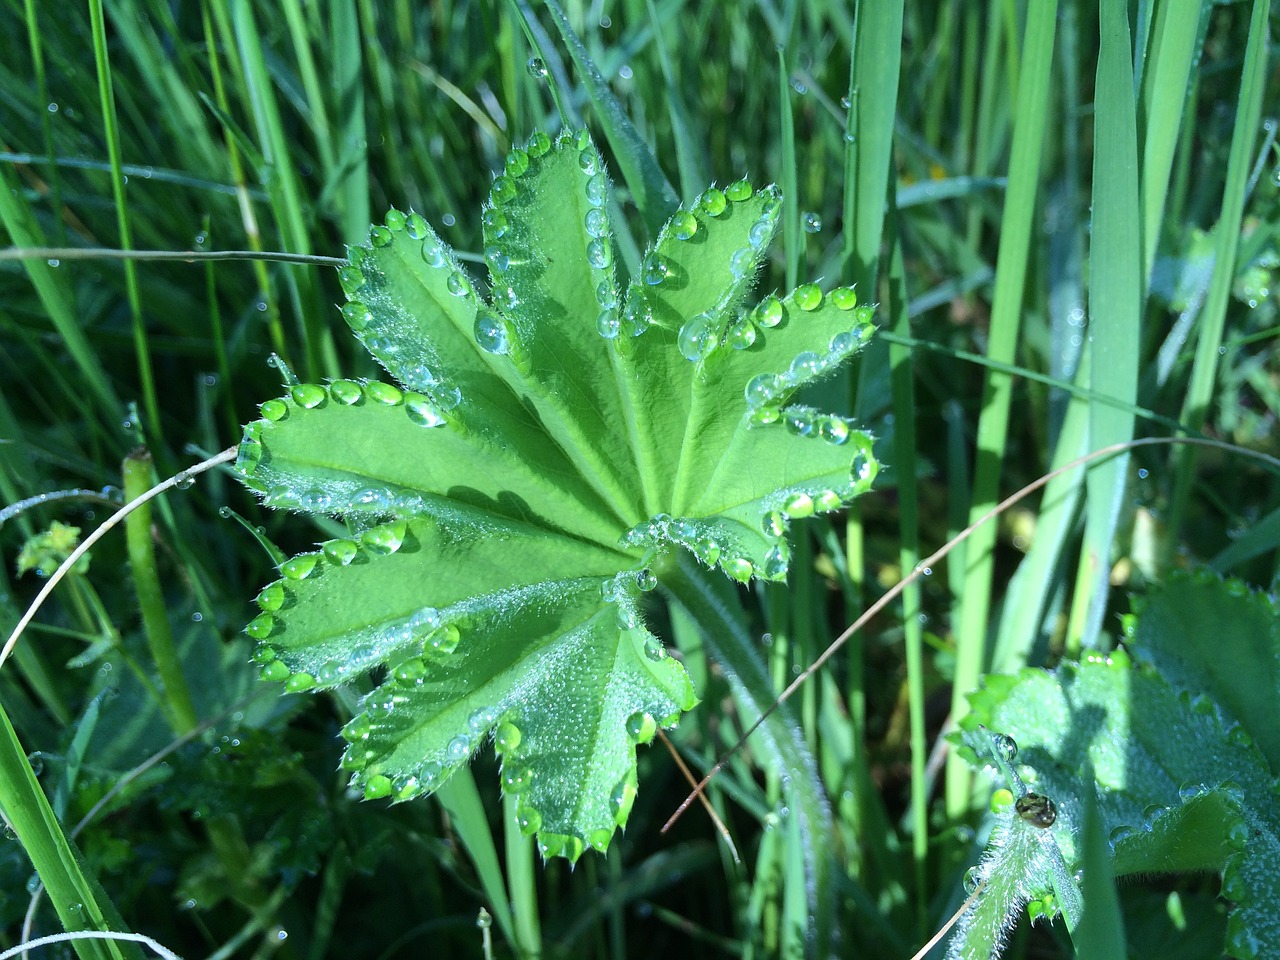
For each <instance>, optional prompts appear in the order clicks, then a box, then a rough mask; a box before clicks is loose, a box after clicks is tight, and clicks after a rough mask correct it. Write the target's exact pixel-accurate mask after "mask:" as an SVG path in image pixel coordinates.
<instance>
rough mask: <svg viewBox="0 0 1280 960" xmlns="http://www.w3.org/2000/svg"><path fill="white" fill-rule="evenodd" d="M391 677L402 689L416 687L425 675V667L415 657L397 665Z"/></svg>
mask: <svg viewBox="0 0 1280 960" xmlns="http://www.w3.org/2000/svg"><path fill="white" fill-rule="evenodd" d="M391 675H392V676H393V677H395V678H396V683H398V684H400V685H401V686H402V687H416V686H417V685H418V684H419V683H421V682H422V679H423V677H425V676H426V675H427V665H426V663H424V662H423V661H422V660H420V659H418V658H417V657H413V658H411V659H409V660H405V661H404V662H402V663H399V664H397V665H396V668H395V670H393V671H392V672H391Z"/></svg>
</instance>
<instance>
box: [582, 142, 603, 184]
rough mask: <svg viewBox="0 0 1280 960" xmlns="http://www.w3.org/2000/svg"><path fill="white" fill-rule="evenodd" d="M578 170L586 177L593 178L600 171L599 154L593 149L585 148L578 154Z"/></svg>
mask: <svg viewBox="0 0 1280 960" xmlns="http://www.w3.org/2000/svg"><path fill="white" fill-rule="evenodd" d="M578 168H579V169H580V170H581V171H582V172H583V173H585V174H586V175H587V176H588V177H594V176H595V175H596V173H597V172H598V171H599V169H600V154H598V153H597V152H596V148H595V147H587V148H586V149H585V150H582V151H581V152H579V154H578Z"/></svg>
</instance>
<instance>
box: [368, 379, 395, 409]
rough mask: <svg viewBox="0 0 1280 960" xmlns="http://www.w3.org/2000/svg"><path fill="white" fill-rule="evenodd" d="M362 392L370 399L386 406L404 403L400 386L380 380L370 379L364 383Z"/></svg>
mask: <svg viewBox="0 0 1280 960" xmlns="http://www.w3.org/2000/svg"><path fill="white" fill-rule="evenodd" d="M364 392H365V396H367V397H368V398H369V399H370V400H373V401H374V402H375V403H382V404H385V405H387V406H388V407H396V406H399V405H400V404H402V403H404V394H403V393H401V392H400V388H399V387H394V386H392V385H391V384H389V383H383V382H382V381H381V380H370V381H369V382H368V383H366V384H365V385H364Z"/></svg>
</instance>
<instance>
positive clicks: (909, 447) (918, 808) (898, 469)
mask: <svg viewBox="0 0 1280 960" xmlns="http://www.w3.org/2000/svg"><path fill="white" fill-rule="evenodd" d="M888 206H889V216H888V224H887V225H888V239H889V243H890V248H889V269H888V281H889V283H888V288H889V322H890V324H892V326H893V327H894V329H895V330H897V331H898V332H899V333H902V334H909V333H910V332H911V320H910V318H909V317H908V316H907V302H908V300H909V299H910V298H909V297H908V295H907V278H906V266H905V257H904V255H903V250H902V235H901V234H900V233H899V232H898V214H897V209H896V207H895V206H894V204H893V194H892V193H890V194H889V205H888ZM889 365H890V369H891V373H890V379H891V381H892V383H893V427H894V429H893V465H894V473H895V474H896V475H897V481H898V565H899V567H900V568H901V569H902V570H913V569H915V566H916V564H917V563H919V562H920V517H919V509H918V507H919V496H920V491H919V488H918V485H917V483H916V467H917V453H916V398H915V380H914V370H913V367H912V362H911V351H910V350H909V349H908V348H906V347H903V346H900V345H896V344H890V345H889ZM920 614H921V603H920V584H919V583H918V582H916V583H912V584H910V585H909V586H908V587H907V588H906V589H905V590H903V591H902V631H903V644H904V647H905V653H906V663H907V710H908V714H909V725H910V731H911V733H910V737H911V810H910V815H909V822H910V825H911V827H910V829H911V859H912V863H913V866H914V871H913V878H914V880H915V883H914V889H913V892H914V894H915V921H916V931H915V932H916V936H917V937H923V936H924V935H925V934H926V931H925V926H926V924H927V912H926V910H927V896H928V888H927V879H926V868H927V864H926V858H927V857H928V854H929V810H928V804H929V784H928V782H927V781H926V779H925V760H926V759H927V756H928V749H929V748H928V745H927V744H926V742H925V737H926V731H925V717H924V697H925V691H924V627H923V625H922V624H921V623H920Z"/></svg>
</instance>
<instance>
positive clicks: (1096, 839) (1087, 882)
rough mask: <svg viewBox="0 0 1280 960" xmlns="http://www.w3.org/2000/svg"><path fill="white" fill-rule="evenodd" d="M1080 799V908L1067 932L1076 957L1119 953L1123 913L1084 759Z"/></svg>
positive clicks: (1089, 768) (1089, 959)
mask: <svg viewBox="0 0 1280 960" xmlns="http://www.w3.org/2000/svg"><path fill="white" fill-rule="evenodd" d="M1080 783H1081V786H1082V792H1083V799H1084V807H1085V810H1084V826H1083V828H1082V829H1081V831H1080V839H1081V846H1082V848H1083V853H1084V856H1083V858H1082V861H1083V863H1082V866H1083V872H1084V877H1083V880H1082V884H1081V886H1082V889H1081V891H1080V892H1081V894H1082V896H1083V899H1084V912H1083V913H1082V914H1081V915H1080V923H1079V926H1077V927H1076V929H1075V930H1073V931H1072V933H1071V940H1072V943H1073V944H1074V945H1075V951H1076V957H1078V958H1079V960H1092V958H1093V957H1123V956H1125V955H1126V954H1127V953H1128V948H1127V947H1126V945H1125V937H1124V916H1123V914H1122V913H1121V911H1120V898H1119V896H1118V895H1117V894H1116V880H1115V876H1114V874H1113V873H1112V871H1111V851H1110V850H1109V849H1108V843H1107V838H1106V837H1104V836H1103V835H1102V824H1103V820H1102V812H1101V811H1100V810H1099V809H1098V792H1097V789H1096V780H1095V778H1094V774H1093V764H1092V763H1086V764H1085V769H1084V771H1083V772H1082V775H1081V777H1080Z"/></svg>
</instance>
